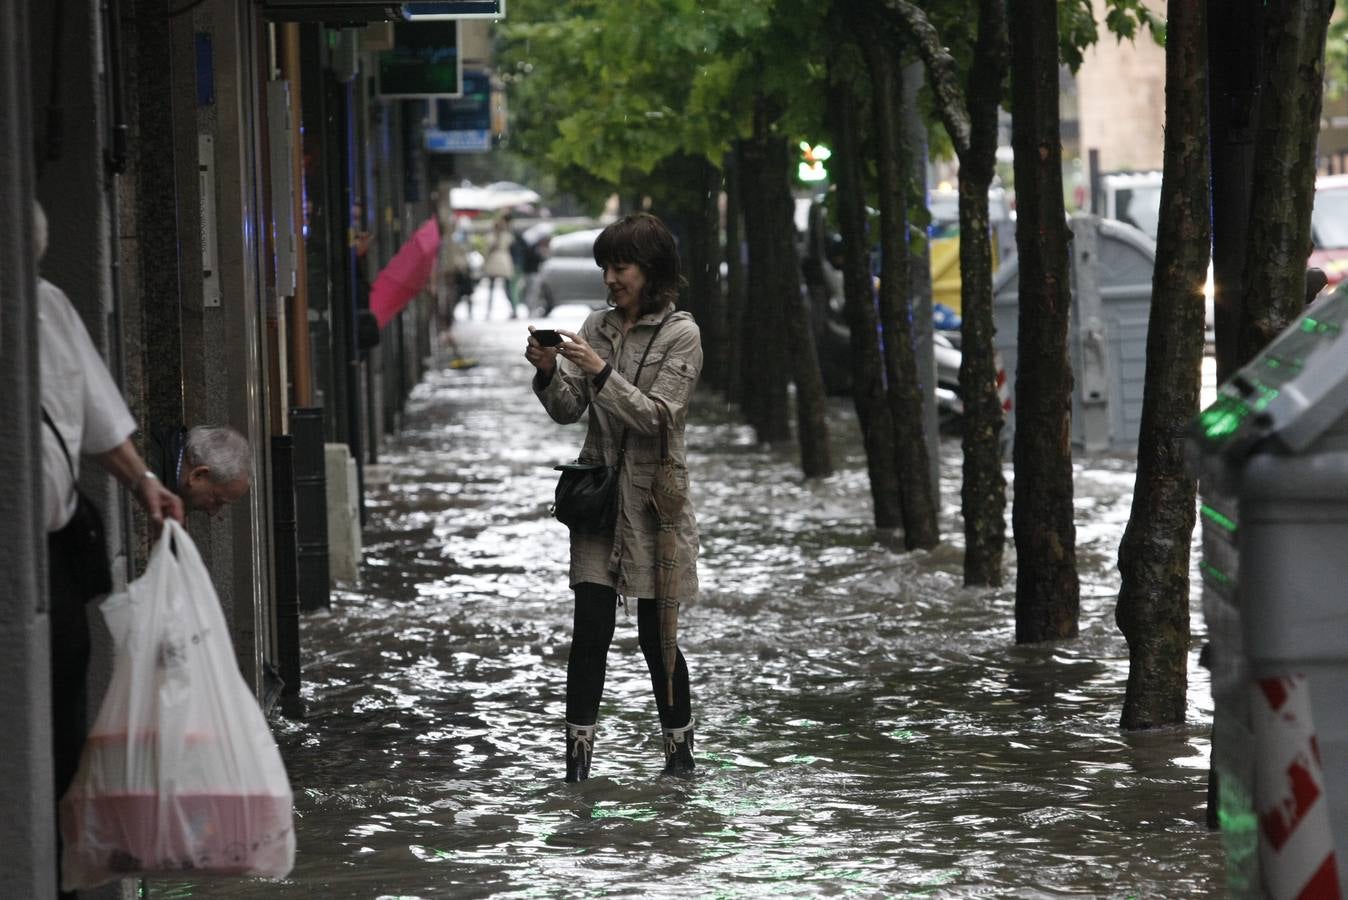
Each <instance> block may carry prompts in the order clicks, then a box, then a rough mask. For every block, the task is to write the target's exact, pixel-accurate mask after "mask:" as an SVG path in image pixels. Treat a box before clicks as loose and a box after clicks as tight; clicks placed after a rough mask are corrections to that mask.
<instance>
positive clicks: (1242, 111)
mask: <svg viewBox="0 0 1348 900" xmlns="http://www.w3.org/2000/svg"><path fill="white" fill-rule="evenodd" d="M1263 15H1264V2H1263V0H1208V73H1209V74H1208V88H1209V92H1210V93H1209V105H1208V109H1209V117H1210V119H1211V129H1212V145H1211V146H1212V150H1211V152H1212V283H1213V317H1214V319H1215V320H1216V321H1215V322H1214V323H1213V325H1214V331H1215V344H1216V348H1215V349H1216V356H1217V383H1218V384H1221V383H1222V382H1224V381H1226V380H1227V379H1228V378H1230V377H1231V376H1232V375H1234V374H1235V372H1236V369H1237V368H1239V366H1238V365H1237V359H1238V358H1239V357H1238V353H1237V345H1236V340H1237V337H1238V336H1239V331H1240V318H1241V316H1240V309H1241V298H1242V296H1244V293H1245V290H1244V285H1243V283H1242V282H1241V277H1242V274H1243V273H1242V271H1241V270H1242V269H1243V268H1244V266H1245V236H1246V234H1247V233H1248V231H1249V227H1250V204H1251V200H1252V197H1251V193H1250V192H1251V189H1252V187H1253V185H1254V142H1255V129H1256V126H1257V125H1258V121H1259V82H1260V73H1261V72H1262V70H1263V64H1262V62H1261V61H1260V58H1259V54H1260V52H1261V51H1262V49H1263V42H1262V41H1261V40H1260V34H1261V32H1262V29H1263V25H1262V19H1263Z"/></svg>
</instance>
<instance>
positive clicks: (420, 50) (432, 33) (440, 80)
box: [379, 20, 463, 98]
mask: <svg viewBox="0 0 1348 900" xmlns="http://www.w3.org/2000/svg"><path fill="white" fill-rule="evenodd" d="M462 93H463V59H462V57H460V56H459V23H458V22H457V21H453V20H449V21H433V22H395V23H394V25H393V49H392V50H386V51H384V52H383V53H380V54H379V96H381V97H398V98H414V97H458V96H461V95H462Z"/></svg>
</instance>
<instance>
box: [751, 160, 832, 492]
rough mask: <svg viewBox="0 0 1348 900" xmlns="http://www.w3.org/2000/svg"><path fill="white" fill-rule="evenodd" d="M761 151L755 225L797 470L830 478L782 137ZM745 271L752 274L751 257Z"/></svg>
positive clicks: (820, 380) (820, 384)
mask: <svg viewBox="0 0 1348 900" xmlns="http://www.w3.org/2000/svg"><path fill="white" fill-rule="evenodd" d="M764 150H765V151H766V152H765V153H764V155H763V160H762V161H763V165H762V166H761V168H760V169H759V170H758V175H759V185H760V187H759V189H760V190H761V191H762V195H763V198H764V201H765V207H766V209H765V212H766V215H765V216H764V218H763V219H762V220H761V221H760V222H759V224H760V225H761V227H762V228H763V229H764V231H765V232H766V235H765V241H766V243H767V244H768V252H769V254H770V259H772V260H773V263H772V265H771V269H770V272H769V278H767V279H765V282H766V283H768V285H769V287H768V295H767V296H768V298H769V300H770V302H772V303H773V305H774V306H777V307H779V308H780V310H781V311H780V313H779V318H780V321H781V323H782V326H783V327H784V329H785V332H786V349H787V357H788V359H789V361H790V362H789V366H788V367H787V368H788V370H789V371H790V373H791V378H792V381H793V382H794V383H795V386H796V439H797V440H798V441H799V443H800V466H801V471H802V473H803V474H804V475H805V477H806V478H822V477H824V476H825V475H831V474H833V458H832V454H831V452H830V450H829V430H828V420H827V418H826V415H825V414H826V412H827V398H826V395H825V393H824V377H823V375H822V374H821V373H820V371H819V353H818V350H817V349H816V348H815V344H814V332H813V330H812V329H811V328H810V308H809V304H808V303H807V302H806V296H805V293H804V291H803V289H802V288H803V285H802V283H801V273H800V257H799V255H798V253H797V250H796V232H795V217H794V201H793V200H792V198H791V162H792V153H791V148H790V145H789V144H788V143H787V141H786V138H784V137H776V138H775V139H773V140H771V141H769V142H768V143H767V144H766V145H765V147H764ZM749 266H750V271H752V270H753V266H754V259H753V256H752V254H751V255H750V258H749ZM778 358H779V359H780V357H778ZM781 368H782V366H781V365H780V363H779V364H778V365H777V366H776V367H775V368H774V369H772V370H769V375H774V376H776V373H779V372H780V371H781ZM776 377H779V376H776ZM779 380H780V379H779Z"/></svg>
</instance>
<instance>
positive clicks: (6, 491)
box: [0, 3, 56, 897]
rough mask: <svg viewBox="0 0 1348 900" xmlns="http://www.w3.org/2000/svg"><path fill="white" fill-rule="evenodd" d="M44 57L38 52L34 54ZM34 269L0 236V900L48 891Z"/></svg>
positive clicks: (2, 120) (16, 216)
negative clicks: (2, 395) (1, 396)
mask: <svg viewBox="0 0 1348 900" xmlns="http://www.w3.org/2000/svg"><path fill="white" fill-rule="evenodd" d="M29 12H30V4H26V3H9V4H3V5H0V219H3V221H5V222H9V223H11V224H13V225H19V224H20V223H27V222H29V221H31V215H32V212H31V210H32V204H33V191H32V184H33V157H32V152H33V138H34V129H33V120H32V115H31V110H32V100H31V96H30V94H29V70H28V66H29V63H30V55H29V51H30V45H29V25H28V15H29ZM43 55H45V54H43ZM36 285H37V267H36V266H35V265H34V264H33V250H32V246H31V229H30V228H27V227H10V228H5V229H4V230H3V231H0V383H3V384H4V385H5V386H6V391H7V394H6V395H7V396H8V397H9V403H8V406H9V413H10V414H9V416H8V417H7V420H6V424H5V428H3V429H0V467H3V471H4V472H6V473H8V477H6V478H5V479H4V481H3V484H2V485H0V708H3V709H4V710H5V727H4V729H0V809H3V810H4V811H5V814H4V815H3V816H0V847H4V848H5V850H4V865H0V897H50V896H52V895H53V894H54V893H55V875H56V862H55V851H56V833H55V830H54V828H53V821H52V809H53V797H52V787H51V785H52V769H51V714H50V708H51V694H50V680H49V676H48V665H49V664H48V661H47V652H48V651H47V582H46V545H45V542H44V537H45V534H46V529H45V524H44V522H43V520H42V512H41V510H42V496H41V491H42V488H41V485H42V466H41V459H40V456H39V454H38V452H37V447H38V446H39V443H38V441H39V438H38V429H39V428H40V427H41V426H40V424H39V422H40V419H39V413H38V396H39V389H38V357H37V293H36Z"/></svg>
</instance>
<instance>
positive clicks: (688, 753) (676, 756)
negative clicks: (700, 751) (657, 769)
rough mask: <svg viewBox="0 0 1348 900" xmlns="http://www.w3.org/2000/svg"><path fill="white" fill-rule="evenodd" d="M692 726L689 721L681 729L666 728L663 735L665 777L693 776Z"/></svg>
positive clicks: (691, 722)
mask: <svg viewBox="0 0 1348 900" xmlns="http://www.w3.org/2000/svg"><path fill="white" fill-rule="evenodd" d="M693 725H694V721H693V720H692V719H690V720H689V721H688V724H687V725H685V726H683V727H682V728H666V729H664V735H665V772H664V774H666V775H692V774H693V765H694V764H693Z"/></svg>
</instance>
